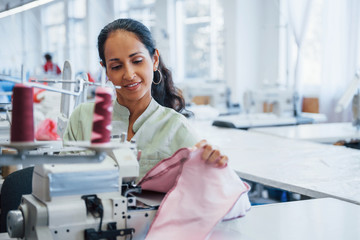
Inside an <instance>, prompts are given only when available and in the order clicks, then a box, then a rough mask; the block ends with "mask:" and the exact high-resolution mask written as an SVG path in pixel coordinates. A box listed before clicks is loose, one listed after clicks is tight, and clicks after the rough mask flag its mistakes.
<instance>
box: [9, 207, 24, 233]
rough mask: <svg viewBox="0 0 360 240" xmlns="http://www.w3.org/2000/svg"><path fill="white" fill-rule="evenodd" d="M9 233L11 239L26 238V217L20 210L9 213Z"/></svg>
mask: <svg viewBox="0 0 360 240" xmlns="http://www.w3.org/2000/svg"><path fill="white" fill-rule="evenodd" d="M7 232H8V234H9V236H10V237H11V238H22V237H23V236H24V216H23V214H22V212H21V211H20V210H12V211H9V212H8V214H7Z"/></svg>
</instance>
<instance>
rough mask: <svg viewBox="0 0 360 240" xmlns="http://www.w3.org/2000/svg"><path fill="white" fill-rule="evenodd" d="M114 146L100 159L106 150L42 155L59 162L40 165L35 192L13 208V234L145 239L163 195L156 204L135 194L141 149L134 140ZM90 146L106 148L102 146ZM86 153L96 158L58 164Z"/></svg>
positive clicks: (10, 224) (10, 222)
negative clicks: (73, 154) (80, 153)
mask: <svg viewBox="0 0 360 240" xmlns="http://www.w3.org/2000/svg"><path fill="white" fill-rule="evenodd" d="M69 144H70V143H69ZM74 144H75V145H76V143H74ZM71 145H73V144H72V143H71ZM115 146H117V148H115V147H113V148H111V147H110V148H105V150H106V152H107V153H108V156H107V157H106V158H105V159H104V160H103V161H102V162H100V163H99V162H98V163H95V162H94V160H96V158H97V157H98V158H99V160H101V158H103V157H104V155H101V154H100V155H99V154H98V156H96V155H95V156H93V155H92V156H85V155H83V156H80V155H77V156H71V155H64V156H42V157H41V159H42V160H41V162H40V163H44V161H48V162H52V161H54V162H56V163H57V164H43V165H37V166H35V168H34V174H33V192H32V194H31V195H24V196H23V199H22V201H21V205H20V207H19V210H13V211H10V212H9V214H8V221H7V224H8V233H9V235H10V237H12V238H22V239H39V240H42V239H44V240H49V239H75V240H78V239H79V240H80V239H81V240H83V239H84V240H93V239H124V240H125V239H131V238H132V239H143V238H144V237H145V235H146V233H147V231H148V229H149V227H150V224H151V222H152V220H153V218H154V216H155V213H156V211H157V207H158V205H160V201H161V199H160V200H159V201H158V205H157V206H154V205H152V204H151V205H147V204H146V203H147V202H146V200H144V201H140V200H139V199H137V198H136V197H134V196H133V195H131V193H132V192H133V193H134V192H135V193H139V192H141V189H140V188H138V187H136V186H135V185H134V180H135V179H136V178H137V177H138V175H139V164H138V159H137V151H136V148H135V145H134V143H129V142H122V143H120V145H119V144H118V145H115ZM89 149H92V150H95V151H103V150H104V149H102V148H101V147H99V148H96V147H95V148H91V147H90V148H89ZM23 156H25V158H27V157H31V155H29V156H26V155H23ZM110 156H111V157H110ZM75 157H76V158H75ZM9 158H11V157H10V156H9ZM57 158H62V159H60V160H58V159H57ZM86 158H89V161H90V160H91V162H92V163H91V164H71V165H69V164H59V163H60V162H61V161H63V160H66V161H65V162H66V163H70V162H82V163H85V162H86ZM14 159H15V157H13V160H14ZM30 159H31V160H33V161H34V162H36V161H38V160H36V158H30ZM6 160H7V161H9V160H8V159H6ZM152 197H154V196H152ZM151 201H152V202H154V200H153V199H152V200H151ZM128 237H129V238H128Z"/></svg>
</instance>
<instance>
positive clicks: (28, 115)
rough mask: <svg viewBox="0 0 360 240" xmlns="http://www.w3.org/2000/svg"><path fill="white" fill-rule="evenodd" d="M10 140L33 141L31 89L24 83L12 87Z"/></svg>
mask: <svg viewBox="0 0 360 240" xmlns="http://www.w3.org/2000/svg"><path fill="white" fill-rule="evenodd" d="M11 116H12V117H11V134H10V140H11V142H34V112H33V89H32V88H31V87H28V86H25V85H24V84H16V85H15V86H14V88H13V100H12V115H11Z"/></svg>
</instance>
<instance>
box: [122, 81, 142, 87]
mask: <svg viewBox="0 0 360 240" xmlns="http://www.w3.org/2000/svg"><path fill="white" fill-rule="evenodd" d="M139 84H140V83H139V82H138V83H134V84H129V85H126V86H125V87H127V88H131V87H135V86H137V85H139Z"/></svg>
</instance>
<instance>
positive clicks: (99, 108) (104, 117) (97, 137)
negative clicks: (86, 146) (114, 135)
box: [91, 87, 113, 143]
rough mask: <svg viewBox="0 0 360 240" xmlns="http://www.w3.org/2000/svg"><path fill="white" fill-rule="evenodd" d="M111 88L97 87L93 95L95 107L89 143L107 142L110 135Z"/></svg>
mask: <svg viewBox="0 0 360 240" xmlns="http://www.w3.org/2000/svg"><path fill="white" fill-rule="evenodd" d="M112 91H113V90H112V89H111V88H106V87H98V88H97V89H96V95H95V109H94V118H93V128H92V133H91V143H108V142H110V136H111V119H112V109H113V106H112V100H111V99H112Z"/></svg>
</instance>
